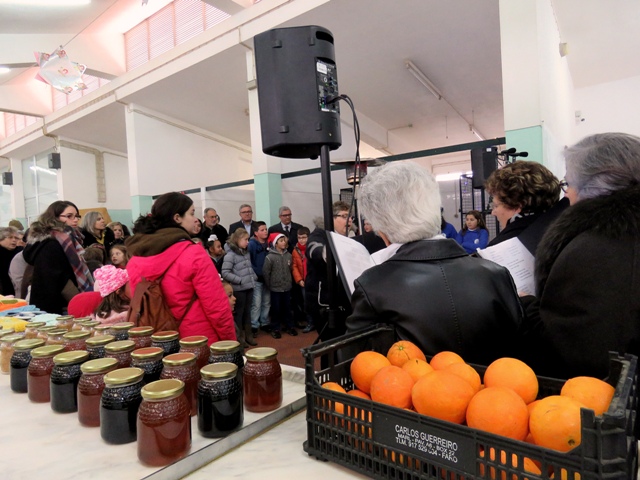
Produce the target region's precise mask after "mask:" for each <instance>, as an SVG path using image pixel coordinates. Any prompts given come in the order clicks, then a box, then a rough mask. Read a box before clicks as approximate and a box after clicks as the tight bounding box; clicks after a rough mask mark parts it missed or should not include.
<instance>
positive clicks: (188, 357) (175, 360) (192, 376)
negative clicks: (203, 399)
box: [160, 352, 200, 416]
mask: <svg viewBox="0 0 640 480" xmlns="http://www.w3.org/2000/svg"><path fill="white" fill-rule="evenodd" d="M162 364H163V368H162V373H161V374H160V379H161V380H164V379H167V378H177V379H178V380H182V381H183V382H184V384H185V386H184V394H185V395H186V397H187V400H189V404H190V405H191V416H193V415H196V414H197V413H198V382H199V381H200V373H199V372H198V368H197V367H196V356H195V355H194V354H193V353H187V352H185V353H173V354H171V355H167V356H166V357H164V358H163V359H162Z"/></svg>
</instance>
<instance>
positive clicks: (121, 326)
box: [111, 322, 133, 331]
mask: <svg viewBox="0 0 640 480" xmlns="http://www.w3.org/2000/svg"><path fill="white" fill-rule="evenodd" d="M131 327H133V323H131V322H120V323H114V324H113V325H111V328H112V329H113V330H117V331H120V330H129V329H130V328H131Z"/></svg>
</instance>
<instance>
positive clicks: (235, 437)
mask: <svg viewBox="0 0 640 480" xmlns="http://www.w3.org/2000/svg"><path fill="white" fill-rule="evenodd" d="M282 370H283V387H284V398H283V403H282V405H283V406H282V407H280V408H279V409H277V410H275V411H273V412H267V413H259V414H258V413H252V412H247V411H245V414H244V426H243V428H242V429H241V430H239V431H237V432H234V433H233V434H231V435H229V436H227V437H225V438H222V439H209V438H205V437H203V436H202V435H200V433H199V432H198V428H197V418H196V417H195V416H194V417H192V420H191V421H192V447H191V451H190V453H189V455H188V456H186V457H185V458H183V459H182V460H180V461H178V462H175V463H173V464H171V465H169V466H167V467H164V468H160V469H158V468H152V467H146V466H144V465H142V464H141V463H140V462H139V461H138V458H137V444H136V442H133V443H129V444H126V445H109V444H107V443H105V442H104V441H103V440H102V438H101V437H100V429H99V428H88V427H84V426H82V425H80V423H79V422H78V415H77V414H76V413H69V414H58V413H55V412H53V411H52V410H51V406H50V404H49V403H32V402H30V401H29V399H28V397H27V394H18V393H14V392H12V391H11V388H10V386H9V375H0V418H1V421H0V445H1V446H2V447H1V449H2V450H1V453H0V475H1V478H3V479H10V480H18V479H28V480H32V479H35V478H47V479H48V480H58V479H60V480H63V479H64V480H75V479H83V480H86V479H87V478H91V479H92V480H99V479H110V480H113V479H118V480H129V479H131V480H139V479H143V478H148V479H153V480H168V479H177V478H182V477H184V476H185V475H188V474H189V473H191V472H194V471H196V470H198V468H200V467H202V466H203V465H207V464H209V463H210V462H211V461H212V460H214V459H216V458H218V457H220V456H222V455H224V454H225V453H226V452H228V451H230V450H232V449H234V448H235V447H237V446H239V445H242V444H244V443H246V442H247V441H249V440H250V439H252V438H253V437H255V436H257V435H259V434H260V433H262V432H263V431H265V430H268V429H269V428H271V427H272V426H273V425H275V424H278V423H279V422H282V421H283V420H284V419H286V418H288V417H290V416H291V415H293V414H295V413H296V412H298V411H300V410H302V409H303V408H304V407H305V392H304V370H303V369H301V368H295V367H289V366H286V365H283V366H282ZM303 417H304V416H303ZM258 438H260V437H258ZM249 443H251V442H249ZM299 450H300V451H302V447H301V446H300V448H299ZM305 456H306V454H305ZM215 476H216V477H217V478H222V477H220V476H219V475H215Z"/></svg>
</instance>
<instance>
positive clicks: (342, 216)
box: [333, 213, 351, 220]
mask: <svg viewBox="0 0 640 480" xmlns="http://www.w3.org/2000/svg"><path fill="white" fill-rule="evenodd" d="M337 217H340V218H344V219H345V220H348V219H349V218H351V217H349V214H348V213H341V214H339V215H334V216H333V218H337Z"/></svg>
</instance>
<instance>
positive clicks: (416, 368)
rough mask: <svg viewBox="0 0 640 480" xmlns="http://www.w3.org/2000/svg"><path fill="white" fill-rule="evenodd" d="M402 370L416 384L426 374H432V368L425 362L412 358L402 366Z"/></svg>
mask: <svg viewBox="0 0 640 480" xmlns="http://www.w3.org/2000/svg"><path fill="white" fill-rule="evenodd" d="M402 369H403V370H404V371H405V372H407V373H408V374H409V375H411V378H413V381H414V382H417V381H418V380H419V379H420V378H422V377H424V376H425V375H426V374H427V373H431V372H433V367H432V366H431V365H429V364H428V363H427V362H426V361H425V360H420V359H419V358H412V359H411V360H409V361H407V362H405V363H404V365H402Z"/></svg>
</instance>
